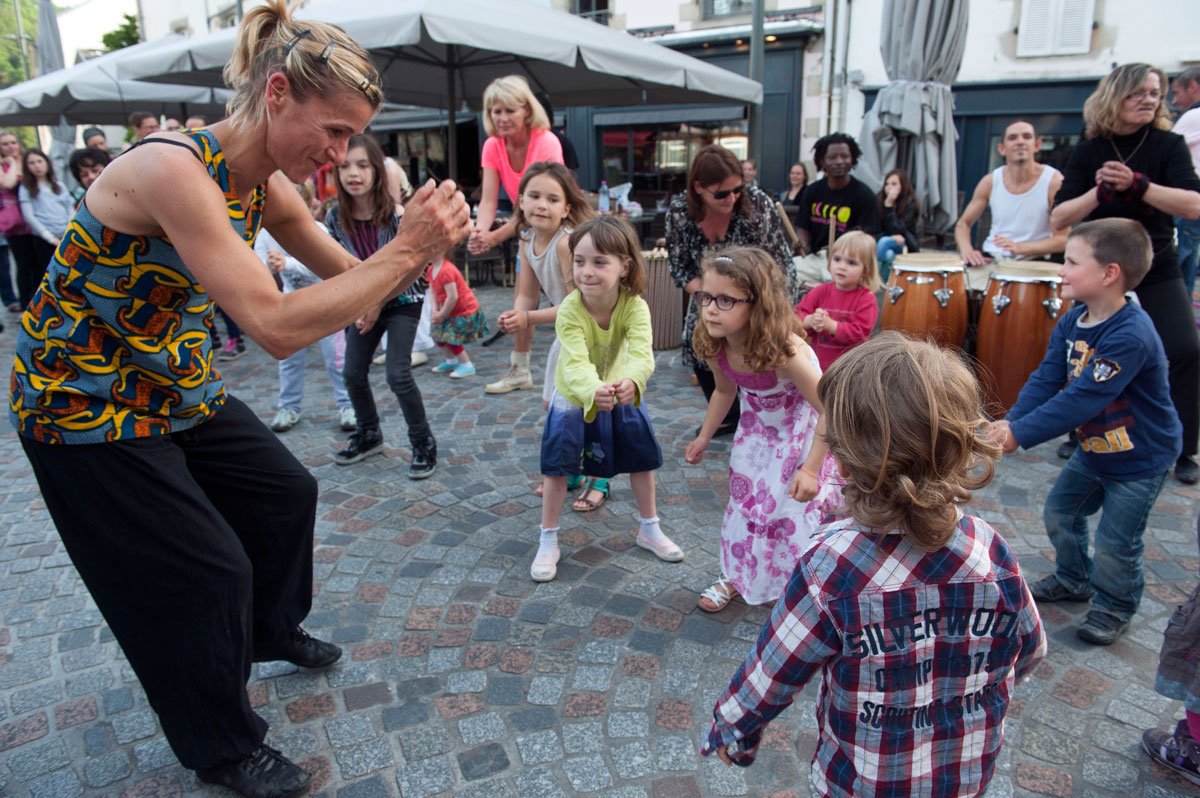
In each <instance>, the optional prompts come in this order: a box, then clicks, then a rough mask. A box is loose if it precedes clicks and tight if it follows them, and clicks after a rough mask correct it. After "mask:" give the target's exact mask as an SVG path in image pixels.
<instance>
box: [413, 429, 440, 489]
mask: <svg viewBox="0 0 1200 798" xmlns="http://www.w3.org/2000/svg"><path fill="white" fill-rule="evenodd" d="M436 468H437V441H435V440H434V439H433V435H430V436H429V438H428V439H427V440H426V441H425V443H424V445H421V446H413V455H412V464H411V465H409V467H408V478H409V479H428V478H429V477H431V476H433V472H434V469H436Z"/></svg>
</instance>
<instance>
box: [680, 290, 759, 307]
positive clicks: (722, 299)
mask: <svg viewBox="0 0 1200 798" xmlns="http://www.w3.org/2000/svg"><path fill="white" fill-rule="evenodd" d="M692 296H694V297H695V298H696V301H697V302H698V303H700V307H702V308H706V307H708V306H709V305H711V304H712V303H714V302H716V303H717V309H718V310H733V309H734V307H735V306H737V305H739V304H741V303H742V302H745V303H746V304H748V305H751V304H754V300H753V299H738V298H737V297H732V296H726V295H725V294H721V295H720V296H713V295H712V294H710V293H708V292H707V291H697V292H696V293H694V294H692Z"/></svg>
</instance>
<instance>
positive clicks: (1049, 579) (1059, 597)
mask: <svg viewBox="0 0 1200 798" xmlns="http://www.w3.org/2000/svg"><path fill="white" fill-rule="evenodd" d="M1029 593H1030V595H1032V596H1033V598H1034V600H1035V601H1037V602H1038V603H1039V604H1049V603H1050V602H1052V601H1087V600H1088V599H1090V598H1091V597H1092V596H1094V595H1096V591H1095V590H1092V589H1091V588H1090V587H1089V588H1085V589H1083V590H1080V591H1078V592H1076V591H1072V590H1067V588H1066V587H1065V586H1064V585H1063V583H1062V582H1060V581H1058V577H1057V576H1055V575H1054V574H1047V575H1046V576H1043V577H1042V578H1041V579H1039V580H1038V581H1036V582H1033V583H1032V584H1030V585H1029Z"/></svg>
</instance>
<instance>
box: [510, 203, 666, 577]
mask: <svg viewBox="0 0 1200 798" xmlns="http://www.w3.org/2000/svg"><path fill="white" fill-rule="evenodd" d="M570 243H571V256H572V261H573V265H572V273H573V276H574V280H575V290H574V291H572V292H571V293H570V294H568V295H567V298H566V299H564V300H563V302H562V304H561V305H559V308H558V318H557V320H556V321H555V324H554V330H555V332H556V333H557V334H558V340H559V343H560V344H561V346H562V351H561V352H560V354H559V356H558V366H557V369H556V371H555V375H554V392H553V393H552V394H551V397H550V403H549V404H550V406H549V411H548V414H547V416H546V429H545V432H544V433H543V434H542V474H543V475H544V476H545V482H544V485H543V489H542V527H541V540H540V543H539V545H538V551H537V555H536V556H535V557H534V559H533V566H532V567H531V568H530V572H529V574H530V576H531V577H532V578H533V580H534V581H535V582H548V581H550V580H551V579H553V578H554V577H555V574H556V573H557V571H558V567H557V565H558V558H559V549H558V516H559V514H560V513H561V512H562V504H563V500H564V499H565V498H566V495H567V478H568V477H571V476H574V475H576V474H579V473H580V472H581V467H582V473H583V474H585V475H587V476H590V477H604V478H608V477H612V476H614V475H616V474H629V482H630V484H631V485H632V487H633V495H634V497H635V498H636V499H637V505H638V515H639V516H640V521H641V528H640V529H639V530H638V534H637V540H636V542H637V545H639V546H641V547H642V548H644V549H649V550H650V551H651V552H653V553H654V554H655V555H656V556H657V557H659V558H660V559H662V560H666V561H667V562H679V561H680V560H682V559H683V552H682V551H680V549H679V547H678V546H676V545H675V544H674V543H672V542H671V540H670V539H669V538H668V537H667V536H666V535H664V534H663V532H662V530H661V529H660V528H659V525H658V511H657V509H656V505H655V501H654V469H656V468H658V467H660V466H661V465H662V450H661V449H660V448H659V446H658V441H656V440H655V438H654V430H653V429H652V428H651V426H650V416H649V415H647V413H646V408H645V406H644V404H643V402H642V397H643V395H644V393H645V390H646V381H647V380H648V379H650V374H651V373H653V371H654V353H653V351H652V350H651V347H650V339H651V333H650V308H649V307H648V306H647V305H646V301H645V300H644V299H642V298H641V293H642V291H643V290H645V287H646V266H645V264H644V263H643V262H642V253H641V248H640V247H639V246H638V242H637V235H636V234H635V233H634V231H633V228H632V227H630V226H629V224H628V223H627V222H625V221H624V220H622V219H619V218H616V217H612V216H602V217H599V218H596V219H591V220H589V221H587V222H584V223H583V224H581V225H580V226H579V227H577V228H575V230H574V232H572V233H571V239H570Z"/></svg>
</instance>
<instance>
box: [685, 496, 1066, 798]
mask: <svg viewBox="0 0 1200 798" xmlns="http://www.w3.org/2000/svg"><path fill="white" fill-rule="evenodd" d="M817 536H818V538H819V541H818V542H817V543H816V545H815V546H814V547H813V548H812V549H810V550H809V551H808V552H806V553H805V554H804V555H802V556H801V558H800V561H799V562H798V563H797V565H796V570H795V572H794V573H793V574H792V578H791V581H790V582H789V584H788V587H787V591H786V592H785V593H784V596H783V598H782V599H781V600H780V601H779V603H778V604H776V605H775V610H774V611H773V612H772V613H771V617H770V619H769V620H768V621H767V624H766V626H765V627H764V628H763V631H762V634H761V635H760V636H759V639H758V643H757V644H756V645H755V647H754V648H753V649H752V650H751V652H750V654H749V656H748V657H747V658H746V661H745V662H744V663H743V664H742V666H741V667H740V668H739V669H738V671H737V673H736V674H735V675H734V677H733V680H732V681H731V682H730V684H729V687H728V688H727V690H726V691H725V693H724V694H723V695H722V696H721V698H720V699H718V701H717V704H716V707H715V709H714V712H713V715H714V718H715V720H714V721H713V724H712V726H711V727H710V729H709V732H708V737H707V739H706V740H705V741H704V743H703V745H702V746H701V749H700V751H701V753H702V754H705V755H707V754H710V753H712V752H713V751H715V750H716V749H717V748H719V747H721V746H724V745H727V744H729V743H732V742H737V743H738V745H737V746H735V747H734V750H731V752H730V753H731V755H732V757H733V759H734V761H735V762H737V764H740V765H749V764H750V763H751V762H753V761H754V756H755V754H756V752H757V748H758V744H759V741H760V740H761V737H762V733H763V731H764V730H765V728H766V725H767V723H768V722H769V721H770V720H771V719H772V718H774V717H775V716H776V715H778V714H779V713H780V712H782V711H783V710H784V709H786V708H787V706H788V705H789V704H791V702H792V698H793V696H794V694H795V693H796V691H798V690H799V689H800V688H802V687H803V686H804V685H805V684H806V683H807V682H808V681H809V679H811V678H812V677H813V676H814V675H815V674H816V673H817V672H818V671H820V674H821V690H820V697H819V698H818V701H817V724H818V726H819V727H820V731H819V736H818V741H817V748H816V753H815V755H814V757H813V763H812V768H811V770H810V774H809V779H810V783H811V786H812V790H813V793H814V794H816V795H822V796H826V795H829V796H852V795H853V796H882V795H888V796H900V795H939V796H942V795H978V794H980V793H982V792H983V791H984V790H985V789H986V788H987V785H988V782H989V781H990V780H991V778H992V773H993V770H994V768H995V765H996V757H997V755H998V754H999V752H1000V746H1001V743H1002V742H1003V722H1004V716H1005V714H1006V713H1007V711H1008V702H1009V698H1010V696H1011V694H1012V689H1013V686H1014V684H1015V683H1016V680H1018V679H1022V678H1024V677H1025V676H1026V675H1027V674H1028V673H1029V672H1030V671H1031V670H1032V669H1033V668H1034V666H1036V665H1037V663H1038V662H1039V661H1040V660H1041V659H1042V658H1043V657H1044V656H1045V653H1046V637H1045V634H1044V633H1043V631H1042V623H1041V618H1040V617H1039V616H1038V612H1037V608H1036V606H1035V605H1034V603H1033V600H1032V598H1031V597H1030V595H1029V588H1028V587H1027V585H1026V584H1025V580H1024V579H1023V578H1022V576H1021V572H1020V569H1019V567H1018V565H1017V560H1016V557H1015V556H1014V555H1013V553H1012V550H1011V549H1009V547H1008V544H1007V543H1006V542H1005V541H1004V539H1003V538H1002V537H1001V536H1000V535H999V534H998V533H997V532H996V531H995V530H994V529H992V528H991V527H990V526H988V525H987V524H986V523H985V522H984V521H982V520H980V519H978V518H974V517H971V516H964V517H963V518H962V519H961V520H960V521H959V523H958V526H957V528H956V530H955V533H954V535H953V537H952V538H951V539H950V541H949V542H948V543H947V544H946V545H945V546H943V547H942V548H940V549H938V550H936V551H932V552H930V551H924V550H922V549H920V548H918V547H916V546H915V545H913V544H912V543H911V542H910V541H909V539H908V538H906V537H905V536H903V535H900V534H887V533H881V532H878V531H872V530H868V529H865V528H863V527H862V526H861V525H859V524H858V523H857V522H855V521H854V520H853V519H845V520H841V521H836V522H834V523H832V524H828V525H826V526H825V527H822V529H820V530H819V531H818V532H817Z"/></svg>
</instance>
